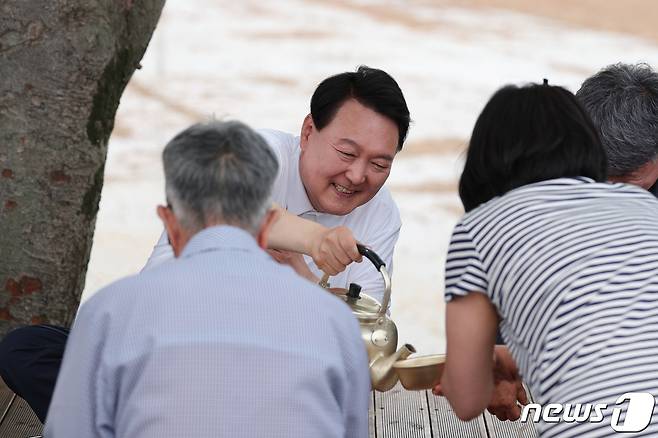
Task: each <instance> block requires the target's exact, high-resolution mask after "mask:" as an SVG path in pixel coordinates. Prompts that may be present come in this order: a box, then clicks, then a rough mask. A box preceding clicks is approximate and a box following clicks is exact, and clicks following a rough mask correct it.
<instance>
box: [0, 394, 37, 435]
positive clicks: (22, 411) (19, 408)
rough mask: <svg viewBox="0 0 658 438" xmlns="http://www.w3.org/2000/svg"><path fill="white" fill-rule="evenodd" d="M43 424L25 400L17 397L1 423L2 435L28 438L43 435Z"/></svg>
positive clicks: (0, 433)
mask: <svg viewBox="0 0 658 438" xmlns="http://www.w3.org/2000/svg"><path fill="white" fill-rule="evenodd" d="M42 431H43V425H42V424H41V422H40V421H39V419H38V418H37V416H36V415H34V412H33V411H32V409H31V408H30V407H29V406H28V405H27V403H25V400H23V399H21V398H20V397H16V399H15V400H14V402H13V403H12V404H11V406H10V407H9V411H8V412H7V415H6V416H5V418H4V420H3V421H2V424H0V437H2V438H26V437H32V436H36V435H41V433H42Z"/></svg>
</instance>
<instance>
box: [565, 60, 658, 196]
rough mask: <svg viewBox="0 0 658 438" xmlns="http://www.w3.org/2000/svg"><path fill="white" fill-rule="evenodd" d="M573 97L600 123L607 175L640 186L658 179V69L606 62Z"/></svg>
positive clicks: (646, 187)
mask: <svg viewBox="0 0 658 438" xmlns="http://www.w3.org/2000/svg"><path fill="white" fill-rule="evenodd" d="M576 97H578V100H579V101H580V102H581V103H582V104H583V106H584V107H585V109H586V110H587V112H588V113H589V115H590V117H592V120H593V121H594V124H595V125H596V126H597V127H598V128H599V134H600V135H601V142H602V143H603V146H604V147H605V149H606V154H607V156H608V176H609V179H610V180H611V181H619V182H626V183H629V184H635V185H638V186H641V187H644V188H645V189H649V188H650V187H652V186H653V185H654V184H655V183H656V180H657V179H658V73H656V72H655V71H654V70H653V69H652V68H651V67H650V66H649V65H648V64H622V63H619V64H614V65H609V66H607V67H605V68H604V69H602V70H601V71H599V72H598V73H596V74H595V75H593V76H591V77H589V78H588V79H587V80H585V82H583V85H582V86H581V88H580V90H578V92H577V93H576Z"/></svg>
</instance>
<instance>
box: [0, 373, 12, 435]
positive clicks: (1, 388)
mask: <svg viewBox="0 0 658 438" xmlns="http://www.w3.org/2000/svg"><path fill="white" fill-rule="evenodd" d="M12 401H14V393H13V392H12V391H11V390H10V389H9V388H7V385H5V382H4V381H3V380H2V378H0V424H2V420H3V419H4V418H5V416H6V414H7V412H8V411H9V405H11V403H12Z"/></svg>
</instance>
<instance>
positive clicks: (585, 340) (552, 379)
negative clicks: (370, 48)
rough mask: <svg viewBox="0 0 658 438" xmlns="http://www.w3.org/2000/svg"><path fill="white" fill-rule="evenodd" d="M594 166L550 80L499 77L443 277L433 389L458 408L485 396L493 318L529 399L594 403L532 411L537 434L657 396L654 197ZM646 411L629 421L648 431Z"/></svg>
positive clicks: (577, 109) (576, 117)
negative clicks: (630, 396) (595, 408)
mask: <svg viewBox="0 0 658 438" xmlns="http://www.w3.org/2000/svg"><path fill="white" fill-rule="evenodd" d="M606 169H607V160H606V153H605V150H604V148H603V146H602V145H601V142H600V140H599V136H598V132H597V128H596V127H595V125H594V124H593V123H592V121H591V120H590V118H589V116H588V115H587V113H586V111H585V110H584V109H583V108H582V107H581V105H580V104H579V103H578V101H577V100H576V98H575V96H574V95H573V94H571V93H570V92H569V91H567V90H565V89H563V88H561V87H556V86H550V85H529V86H524V87H515V86H508V87H505V88H502V89H501V90H499V91H498V92H496V93H495V94H494V95H493V97H492V98H491V100H490V101H489V102H488V103H487V105H486V106H485V108H484V110H483V111H482V113H481V114H480V117H479V118H478V120H477V122H476V124H475V128H474V130H473V135H472V137H471V140H470V143H469V147H468V152H467V156H466V163H465V167H464V171H463V173H462V176H461V180H460V185H459V193H460V197H461V199H462V202H463V204H464V208H465V210H466V214H465V215H464V216H463V217H462V219H461V220H460V221H459V222H458V223H457V225H456V226H455V229H454V231H453V234H452V239H451V243H450V247H449V250H448V257H447V261H446V274H445V287H446V289H445V296H446V300H447V301H448V303H447V306H446V335H447V353H446V357H447V361H446V365H445V369H444V373H443V379H442V382H441V391H442V392H443V393H444V394H445V395H446V397H447V398H448V400H449V402H450V404H451V405H452V407H453V409H454V411H455V413H456V414H457V416H458V417H459V418H461V419H463V420H468V419H471V418H474V417H475V416H477V415H479V414H480V413H481V412H482V411H483V410H484V409H485V407H486V406H487V405H488V403H489V402H490V399H491V396H492V393H493V388H494V379H493V375H492V368H493V367H494V359H493V358H494V342H495V338H496V331H497V329H498V328H500V331H501V333H502V335H503V338H504V340H505V341H506V343H507V346H508V348H509V351H510V353H511V355H512V357H513V359H514V361H515V362H516V363H517V364H518V367H519V369H520V372H521V375H522V376H523V379H524V380H525V382H526V383H527V384H528V386H529V388H530V391H531V393H532V394H533V396H534V399H535V402H536V403H538V404H540V405H542V406H544V407H545V406H547V405H548V404H551V403H557V404H559V405H560V406H561V407H563V408H564V409H565V410H568V412H567V411H565V415H566V416H567V418H568V417H572V416H573V415H574V409H580V407H581V406H585V405H586V404H590V407H591V405H594V404H605V405H606V406H607V408H606V409H603V411H602V415H603V421H602V422H587V421H585V422H572V421H558V422H550V421H541V422H540V424H539V432H540V435H541V436H542V437H562V436H567V434H568V436H584V435H587V436H590V435H591V436H608V435H610V434H612V433H614V431H613V430H612V428H611V426H610V425H611V420H612V417H614V416H613V415H612V413H613V412H612V410H613V407H617V408H619V409H620V411H621V418H624V416H625V415H626V413H627V412H628V405H626V406H623V405H619V406H615V404H616V402H617V400H618V398H619V397H620V396H622V395H623V394H625V393H628V392H635V393H642V392H644V393H649V394H650V395H651V394H654V395H655V394H656V393H658V386H657V384H656V376H657V375H658V361H656V357H658V312H656V309H658V226H656V222H655V218H656V217H657V216H658V200H657V199H656V198H654V197H653V196H652V195H651V194H650V193H648V192H647V191H646V190H644V189H642V188H640V187H637V186H635V185H630V184H624V183H608V182H605V181H606V179H607V173H606ZM651 398H652V399H653V397H651ZM577 406H578V407H577ZM575 414H576V415H580V414H582V412H581V413H575ZM544 418H545V417H544ZM627 418H628V417H627ZM646 420H649V421H650V422H651V423H652V424H648V423H647V424H642V425H639V426H638V427H639V429H637V430H636V431H640V430H642V431H643V434H644V435H642V436H656V434H658V412H653V415H651V413H648V415H647V418H646Z"/></svg>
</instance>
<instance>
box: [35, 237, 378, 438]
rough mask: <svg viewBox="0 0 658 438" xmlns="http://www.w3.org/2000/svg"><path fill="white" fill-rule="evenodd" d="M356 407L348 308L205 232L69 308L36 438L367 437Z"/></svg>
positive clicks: (234, 242)
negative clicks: (74, 311) (176, 253)
mask: <svg viewBox="0 0 658 438" xmlns="http://www.w3.org/2000/svg"><path fill="white" fill-rule="evenodd" d="M370 396H371V395H370V376H369V372H368V359H367V356H366V351H365V348H363V341H362V340H361V337H360V331H359V328H358V323H357V321H356V319H355V318H354V317H353V316H352V314H351V312H350V311H349V308H348V307H347V306H346V305H345V304H344V303H343V302H341V300H340V299H338V298H336V297H334V296H332V295H331V294H328V293H326V292H324V291H322V290H321V289H320V288H319V287H317V286H314V285H312V284H311V283H309V282H307V281H306V280H304V279H302V278H301V277H299V276H297V275H296V274H295V273H294V272H293V271H292V269H291V268H289V267H287V266H282V265H279V264H278V263H276V262H275V261H274V260H272V259H271V258H270V257H269V256H268V255H267V253H265V252H264V251H262V250H261V249H260V248H259V247H258V246H257V245H256V242H255V240H254V238H253V237H252V236H251V235H249V234H248V233H246V232H245V231H243V230H241V229H238V228H234V227H228V226H218V227H212V228H207V229H205V230H203V231H201V232H199V233H198V234H196V235H195V236H194V237H193V238H192V239H191V240H190V242H189V243H188V244H187V245H186V247H185V248H184V250H183V253H182V254H181V257H179V258H178V259H175V260H173V261H170V262H168V263H164V264H162V265H160V266H158V267H154V268H153V269H150V270H148V271H146V272H142V273H141V274H140V275H136V276H133V277H128V278H126V279H123V280H120V281H118V282H115V283H113V284H112V285H110V286H108V287H106V288H105V289H103V290H101V291H99V292H98V293H97V294H95V295H94V296H93V297H92V298H90V299H89V300H88V301H87V302H86V303H85V304H84V305H83V306H82V308H81V310H80V313H79V315H78V317H77V319H76V321H75V324H74V326H73V329H72V331H71V335H70V338H69V341H68V344H67V348H66V353H65V355H64V361H63V364H62V368H61V371H60V374H59V378H58V380H57V386H56V388H55V393H54V395H53V399H52V403H51V405H50V410H49V413H48V418H47V421H46V428H45V436H47V437H51V438H59V437H61V438H74V437H85V438H89V437H95V438H106V437H136V438H137V437H139V438H150V437H152V438H163V437H194V438H203V437H230V438H241V437H245V438H247V437H249V438H253V437H270V438H275V437H286V438H288V437H293V438H294V437H299V438H308V437H336V438H337V437H367V436H368V404H369V398H370Z"/></svg>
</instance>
